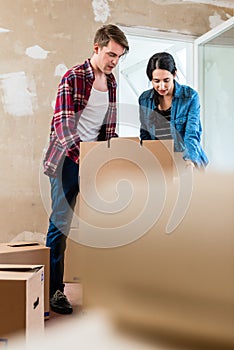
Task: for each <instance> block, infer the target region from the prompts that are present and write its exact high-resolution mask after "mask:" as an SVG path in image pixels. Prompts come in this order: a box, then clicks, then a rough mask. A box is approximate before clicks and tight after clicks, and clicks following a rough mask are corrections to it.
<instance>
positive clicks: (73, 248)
mask: <svg viewBox="0 0 234 350" xmlns="http://www.w3.org/2000/svg"><path fill="white" fill-rule="evenodd" d="M77 230H78V229H71V232H70V234H71V237H68V238H67V243H66V251H65V258H64V278H63V280H64V282H65V283H80V282H81V271H82V265H83V254H82V251H83V249H84V246H82V245H81V244H79V243H78V242H76V241H75V240H73V239H72V237H73V235H74V234H75V233H76V232H77Z"/></svg>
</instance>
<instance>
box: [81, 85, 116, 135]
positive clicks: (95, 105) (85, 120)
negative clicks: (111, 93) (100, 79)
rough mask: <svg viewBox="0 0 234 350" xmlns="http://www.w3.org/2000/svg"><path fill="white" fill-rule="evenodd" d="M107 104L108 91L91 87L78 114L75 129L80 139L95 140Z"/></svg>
mask: <svg viewBox="0 0 234 350" xmlns="http://www.w3.org/2000/svg"><path fill="white" fill-rule="evenodd" d="M108 104H109V97H108V91H99V90H96V89H94V88H92V90H91V92H90V97H89V100H88V103H87V106H86V107H85V109H84V110H83V112H82V113H81V115H80V119H79V122H78V126H77V131H78V134H79V136H80V139H81V140H82V141H96V140H97V138H98V134H99V131H100V128H101V126H102V123H103V120H104V118H105V115H106V112H107V108H108Z"/></svg>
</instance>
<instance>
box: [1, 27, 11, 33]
mask: <svg viewBox="0 0 234 350" xmlns="http://www.w3.org/2000/svg"><path fill="white" fill-rule="evenodd" d="M8 32H10V29H6V28H0V33H8Z"/></svg>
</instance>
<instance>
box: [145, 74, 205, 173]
mask: <svg viewBox="0 0 234 350" xmlns="http://www.w3.org/2000/svg"><path fill="white" fill-rule="evenodd" d="M174 86H175V89H174V95H173V99H172V106H171V122H170V125H171V133H172V137H173V139H174V150H175V152H183V158H184V159H185V160H187V159H190V160H191V161H193V162H194V163H195V164H196V166H198V167H205V166H206V165H207V164H208V158H207V156H206V154H205V152H204V151H203V149H202V147H201V144H200V141H201V133H202V127H201V121H200V102H199V96H198V93H197V92H196V91H195V90H194V89H192V88H191V87H190V86H187V85H180V84H179V83H178V82H177V81H175V80H174ZM139 105H140V122H141V128H140V138H141V140H155V134H156V133H155V123H153V122H152V121H151V120H152V118H151V116H152V111H154V109H155V107H156V106H155V102H154V89H150V90H147V91H144V92H143V93H142V94H141V96H140V97H139Z"/></svg>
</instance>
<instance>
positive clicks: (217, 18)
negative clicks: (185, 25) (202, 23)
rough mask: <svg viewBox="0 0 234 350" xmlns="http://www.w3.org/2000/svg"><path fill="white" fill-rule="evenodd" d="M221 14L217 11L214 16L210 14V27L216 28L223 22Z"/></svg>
mask: <svg viewBox="0 0 234 350" xmlns="http://www.w3.org/2000/svg"><path fill="white" fill-rule="evenodd" d="M223 22H224V21H223V20H222V18H221V16H220V15H219V14H218V13H217V12H215V13H214V15H213V16H209V23H210V29H213V28H215V27H216V26H218V25H219V24H221V23H223Z"/></svg>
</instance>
